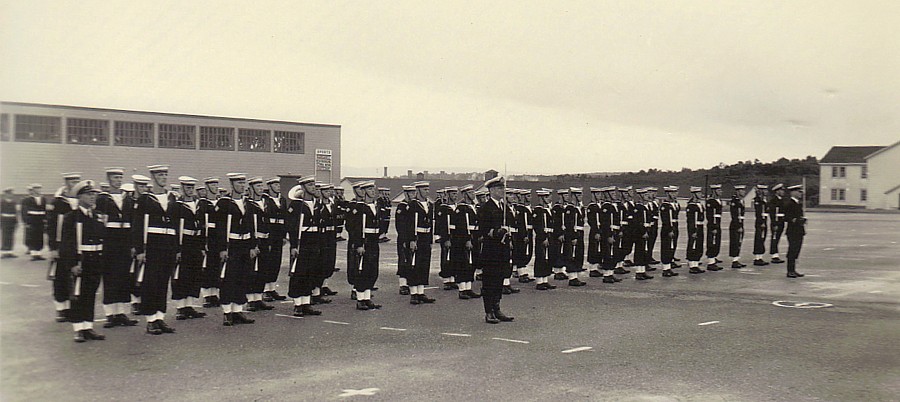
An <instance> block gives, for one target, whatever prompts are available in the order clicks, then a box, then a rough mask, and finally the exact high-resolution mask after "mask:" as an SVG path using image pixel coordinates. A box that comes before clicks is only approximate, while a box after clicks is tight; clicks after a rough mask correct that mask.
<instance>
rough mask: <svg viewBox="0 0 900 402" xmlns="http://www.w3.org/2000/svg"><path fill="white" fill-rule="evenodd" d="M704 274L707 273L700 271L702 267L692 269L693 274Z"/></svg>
mask: <svg viewBox="0 0 900 402" xmlns="http://www.w3.org/2000/svg"><path fill="white" fill-rule="evenodd" d="M704 272H706V271H704V270H702V269H700V267H691V273H692V274H702V273H704Z"/></svg>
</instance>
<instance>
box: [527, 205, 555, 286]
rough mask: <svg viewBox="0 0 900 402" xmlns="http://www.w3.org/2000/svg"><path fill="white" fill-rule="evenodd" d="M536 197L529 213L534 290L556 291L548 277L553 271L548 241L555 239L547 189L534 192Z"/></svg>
mask: <svg viewBox="0 0 900 402" xmlns="http://www.w3.org/2000/svg"><path fill="white" fill-rule="evenodd" d="M534 193H535V195H537V197H538V199H537V205H535V207H534V209H533V210H532V212H531V222H532V225H533V229H534V278H535V281H536V282H537V283H536V284H535V287H534V288H535V289H536V290H551V289H556V286H555V285H551V284H550V275H552V274H553V270H552V267H551V263H550V239H551V238H554V237H556V235H555V234H554V233H553V215H552V214H551V212H550V194H551V190H549V189H540V190H537V191H535V192H534Z"/></svg>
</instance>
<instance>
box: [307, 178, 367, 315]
mask: <svg viewBox="0 0 900 402" xmlns="http://www.w3.org/2000/svg"><path fill="white" fill-rule="evenodd" d="M333 196H334V185H333V184H331V183H316V201H317V202H318V203H319V233H320V235H321V241H322V258H321V260H320V264H321V266H320V267H319V275H320V276H319V280H318V281H317V283H316V287H315V288H314V289H313V291H312V302H313V304H328V303H331V299H328V298H326V297H325V296H331V295H334V294H337V292H334V291H332V290H331V289H330V288H329V287H328V286H327V285H326V281H327V280H328V279H329V278H331V277H332V275H334V271H335V267H336V266H337V232H336V224H337V221H336V218H335V216H336V215H337V214H338V211H337V208H336V206H335V205H334V199H333ZM382 212H383V211H382Z"/></svg>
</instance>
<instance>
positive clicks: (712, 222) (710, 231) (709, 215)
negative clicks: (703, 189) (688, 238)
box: [706, 198, 722, 269]
mask: <svg viewBox="0 0 900 402" xmlns="http://www.w3.org/2000/svg"><path fill="white" fill-rule="evenodd" d="M706 222H707V225H706V258H707V259H708V260H707V268H708V269H713V268H714V267H710V265H712V266H715V264H716V257H718V256H719V252H720V251H721V248H722V201H721V200H719V199H718V198H709V199H707V200H706Z"/></svg>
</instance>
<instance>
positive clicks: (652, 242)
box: [647, 187, 660, 264]
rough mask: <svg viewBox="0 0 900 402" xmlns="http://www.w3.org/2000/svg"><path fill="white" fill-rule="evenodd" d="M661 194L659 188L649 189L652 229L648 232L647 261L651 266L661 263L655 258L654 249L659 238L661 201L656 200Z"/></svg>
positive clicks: (649, 216)
mask: <svg viewBox="0 0 900 402" xmlns="http://www.w3.org/2000/svg"><path fill="white" fill-rule="evenodd" d="M658 192H659V188H657V187H648V188H647V197H649V199H648V200H647V212H648V214H647V215H648V218H649V219H650V228H649V229H648V230H647V234H648V237H647V260H648V261H649V262H650V264H659V263H660V261H659V260H657V259H655V258H653V249H654V248H656V239H657V238H658V237H659V201H657V200H656V194H657V193H658Z"/></svg>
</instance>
